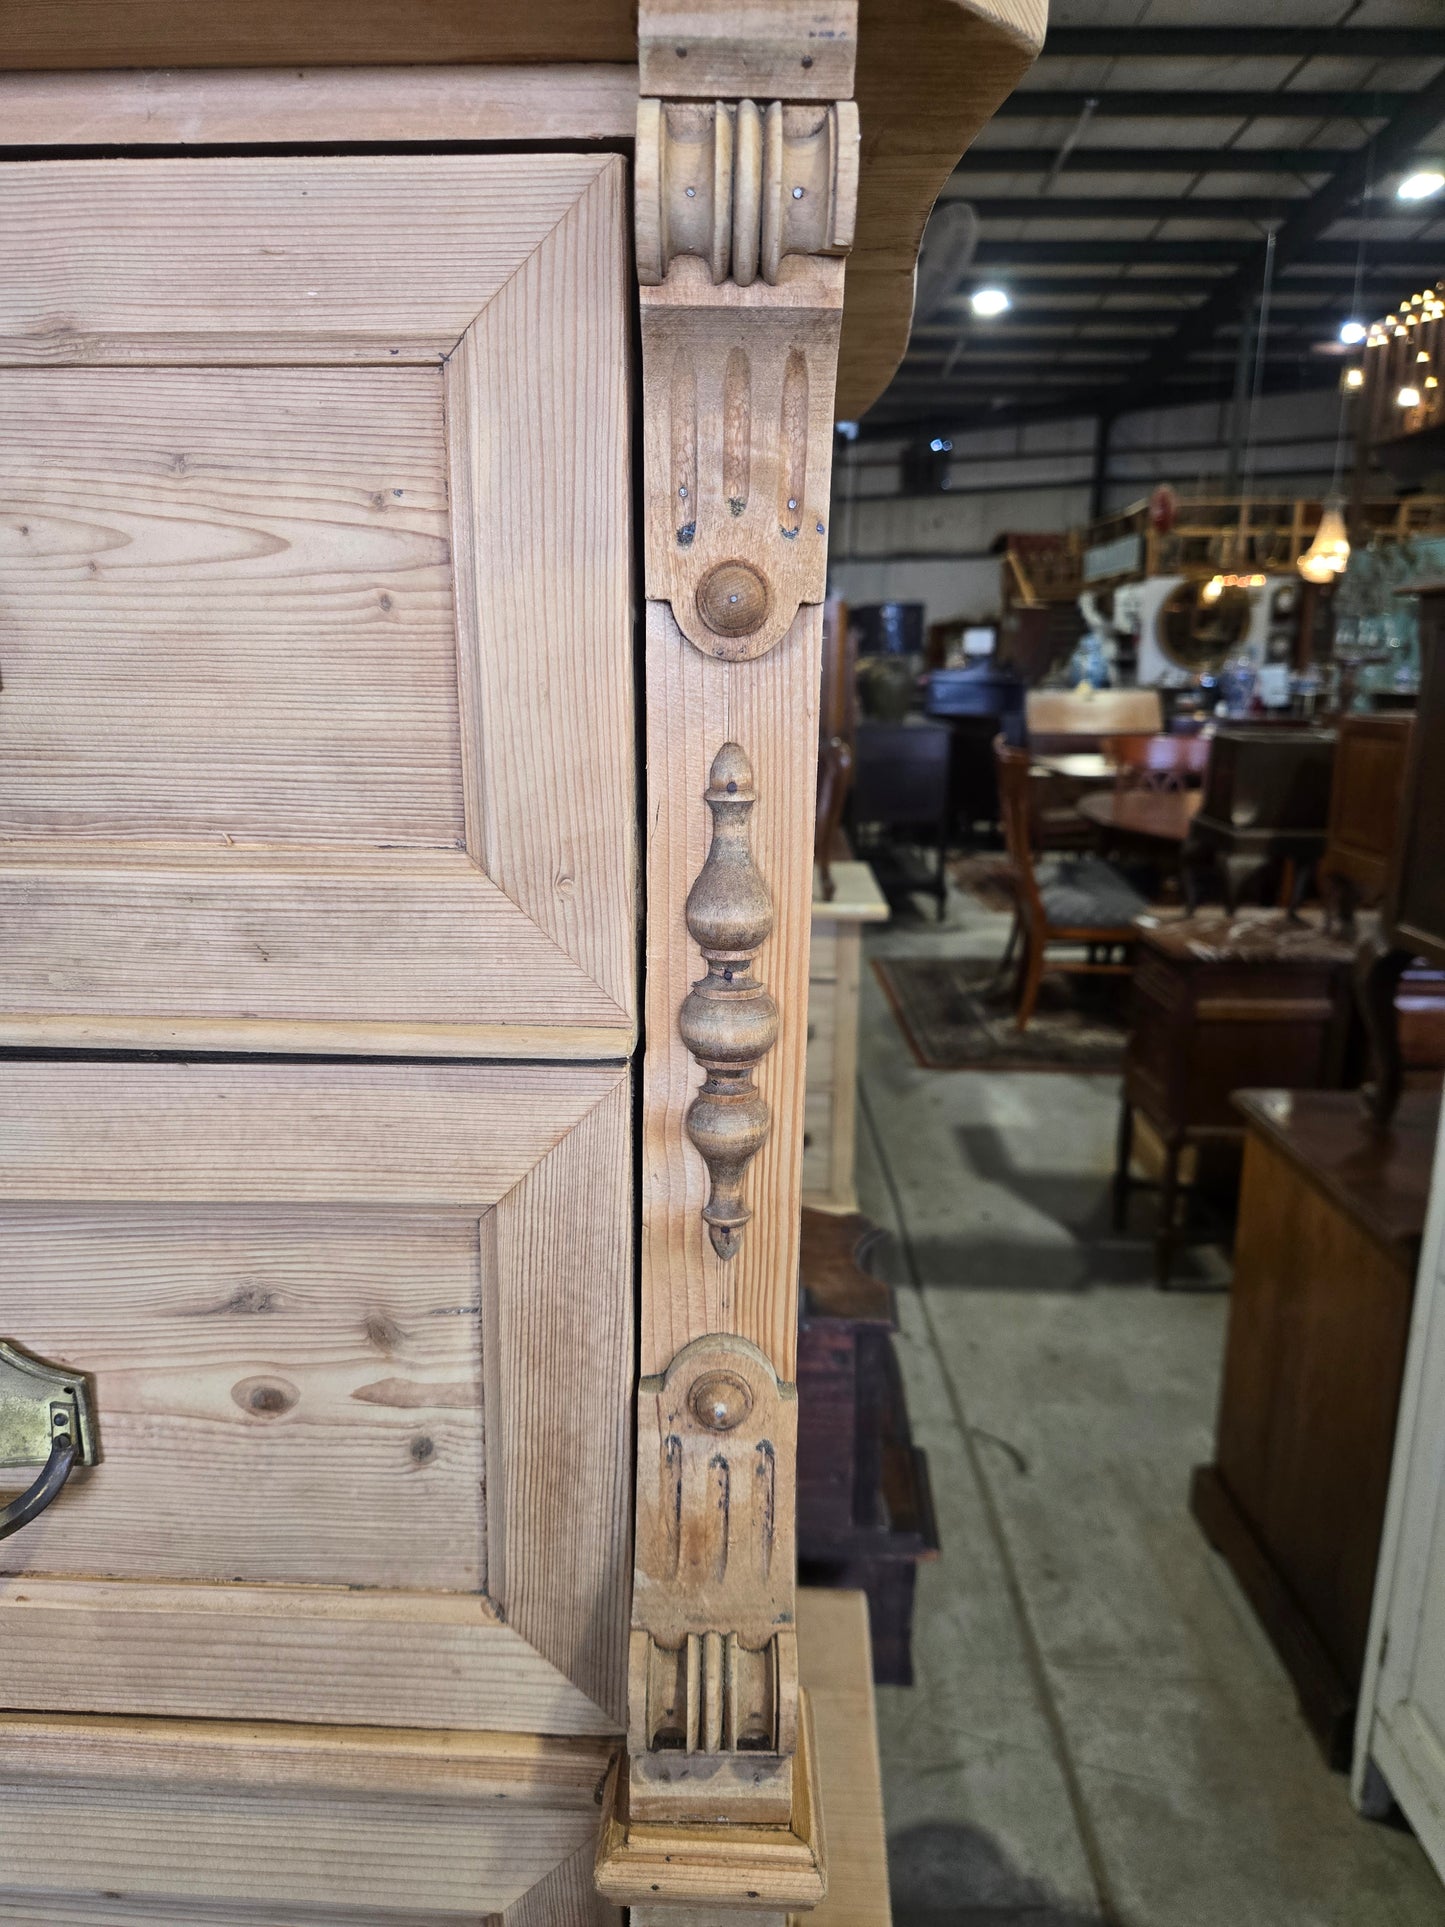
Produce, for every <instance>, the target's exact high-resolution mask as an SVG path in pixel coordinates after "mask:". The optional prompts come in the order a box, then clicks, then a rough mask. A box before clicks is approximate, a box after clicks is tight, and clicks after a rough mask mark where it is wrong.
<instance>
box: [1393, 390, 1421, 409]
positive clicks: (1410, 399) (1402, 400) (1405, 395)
mask: <svg viewBox="0 0 1445 1927" xmlns="http://www.w3.org/2000/svg"><path fill="white" fill-rule="evenodd" d="M1395 400H1396V401H1397V402H1398V404H1399V405H1400V407H1401V408H1418V407H1419V406H1420V390H1419V389H1418V388H1402V389H1401V390H1400V392H1399V394H1398V395H1396V397H1395Z"/></svg>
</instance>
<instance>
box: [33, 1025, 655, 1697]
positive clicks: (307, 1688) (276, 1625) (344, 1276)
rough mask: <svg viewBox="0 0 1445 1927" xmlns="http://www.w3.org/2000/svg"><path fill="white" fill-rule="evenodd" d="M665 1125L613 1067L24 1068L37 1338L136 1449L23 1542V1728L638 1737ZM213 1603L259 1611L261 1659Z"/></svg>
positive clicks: (120, 1439) (251, 1619)
mask: <svg viewBox="0 0 1445 1927" xmlns="http://www.w3.org/2000/svg"><path fill="white" fill-rule="evenodd" d="M630 1109H631V1080H630V1077H629V1075H628V1073H627V1071H626V1070H625V1069H623V1068H621V1067H618V1066H615V1065H614V1066H575V1067H569V1068H566V1069H563V1068H561V1067H541V1066H534V1067H524V1066H520V1065H505V1064H502V1065H488V1066H440V1067H433V1068H429V1069H428V1068H424V1067H413V1066H398V1065H370V1066H367V1065H356V1064H332V1065H315V1064H312V1065H296V1064H274V1063H273V1064H262V1063H256V1062H251V1063H244V1064H235V1065H224V1064H205V1065H189V1066H186V1065H175V1064H147V1065H142V1064H115V1063H110V1064H86V1063H78V1062H65V1063H56V1062H35V1061H28V1062H13V1063H11V1064H9V1065H7V1066H5V1067H4V1073H3V1076H0V1147H3V1148H4V1149H5V1150H6V1151H7V1152H11V1153H13V1154H12V1155H8V1156H6V1157H5V1158H4V1160H3V1169H0V1253H3V1260H4V1275H5V1278H6V1287H5V1295H4V1309H5V1321H6V1329H7V1331H13V1332H14V1333H15V1334H16V1335H17V1336H18V1337H20V1338H21V1339H22V1340H23V1342H25V1343H26V1345H27V1346H28V1347H31V1348H33V1349H35V1350H37V1351H39V1352H40V1353H41V1354H42V1355H44V1356H47V1357H50V1358H52V1359H54V1360H56V1361H57V1362H59V1361H60V1360H62V1359H64V1358H73V1359H74V1360H75V1361H76V1366H77V1369H80V1370H84V1371H87V1372H89V1373H91V1374H92V1375H93V1378H94V1383H95V1394H96V1407H97V1412H98V1422H99V1429H100V1440H101V1451H102V1461H101V1464H100V1465H99V1466H97V1467H96V1468H94V1469H93V1470H92V1471H90V1472H88V1473H85V1474H82V1475H78V1477H77V1481H76V1490H75V1492H74V1493H73V1494H68V1495H67V1503H66V1504H64V1505H62V1506H57V1507H55V1508H54V1509H53V1510H52V1511H51V1512H49V1513H47V1514H46V1515H45V1517H44V1518H43V1519H41V1520H39V1521H37V1522H36V1525H35V1527H34V1528H33V1529H32V1530H31V1531H28V1532H27V1533H26V1534H24V1535H17V1537H16V1538H15V1539H14V1540H13V1541H11V1542H8V1543H7V1546H6V1549H5V1550H6V1561H5V1567H4V1569H6V1570H9V1571H10V1572H11V1573H12V1574H13V1575H14V1576H13V1577H12V1579H11V1581H10V1582H9V1583H8V1584H5V1585H3V1586H0V1628H3V1630H0V1640H3V1642H4V1645H5V1651H6V1653H7V1660H8V1659H9V1656H10V1655H12V1654H13V1655H14V1656H15V1667H16V1669H17V1670H16V1671H15V1673H14V1675H13V1677H12V1675H11V1668H10V1667H9V1665H8V1664H7V1669H6V1671H7V1677H6V1681H5V1684H4V1686H3V1688H0V1693H3V1694H6V1695H9V1696H10V1698H9V1701H8V1703H10V1704H12V1705H15V1704H18V1701H17V1700H16V1699H15V1698H14V1695H15V1694H17V1693H24V1694H25V1695H27V1698H26V1701H25V1703H26V1705H28V1706H31V1707H36V1708H41V1707H45V1706H47V1705H49V1706H55V1707H59V1708H71V1709H76V1710H80V1709H97V1710H107V1711H154V1712H167V1711H183V1712H190V1713H195V1714H201V1715H204V1714H206V1713H209V1712H221V1711H225V1712H228V1713H231V1714H235V1715H239V1716H242V1717H244V1716H246V1715H247V1714H248V1712H249V1713H250V1714H251V1715H252V1716H255V1717H263V1716H265V1717H291V1718H309V1719H338V1718H340V1719H354V1720H364V1721H367V1722H374V1723H378V1724H386V1723H389V1722H391V1721H395V1720H397V1719H402V1720H404V1721H406V1722H408V1723H416V1722H418V1721H420V1722H422V1723H430V1722H432V1721H435V1722H436V1723H438V1724H444V1725H456V1726H468V1725H480V1726H499V1727H510V1726H519V1727H526V1726H529V1725H530V1726H533V1727H535V1728H536V1730H538V1731H549V1730H553V1726H552V1724H551V1723H552V1722H555V1721H556V1720H558V1719H559V1718H560V1719H561V1720H562V1721H563V1722H564V1726H563V1729H562V1730H572V1729H574V1728H576V1727H577V1725H578V1722H579V1720H580V1721H581V1722H582V1725H581V1729H580V1730H584V1731H587V1730H592V1731H595V1730H599V1728H600V1729H602V1730H608V1729H609V1728H612V1729H615V1728H616V1727H617V1726H619V1725H620V1724H621V1720H622V1716H623V1705H624V1699H625V1693H624V1664H625V1649H626V1602H627V1579H628V1573H629V1568H630V1539H629V1533H628V1526H627V1516H628V1511H629V1504H628V1498H629V1493H628V1486H629V1476H628V1473H629V1467H630V1435H631V1413H630V1387H631V1371H632V1356H633V1335H632V1302H631V1283H630V1274H631V1263H632V1257H631V1252H632V1230H631V1183H630V1170H629V1156H628V1148H629V1134H630ZM479 1225H480V1234H479V1229H478V1227H479ZM37 1572H38V1573H40V1574H43V1575H45V1577H44V1579H43V1581H42V1580H40V1579H37V1578H36V1574H37ZM67 1575H69V1579H68V1582H67V1580H66V1576H67ZM81 1575H96V1576H97V1577H96V1579H95V1580H94V1582H92V1581H91V1580H89V1579H87V1578H85V1577H82V1576H81ZM106 1578H110V1579H115V1580H125V1579H129V1580H131V1581H133V1582H134V1583H132V1584H130V1585H124V1584H122V1585H111V1586H107V1585H106V1584H104V1583H103V1581H104V1580H105V1579H106ZM187 1579H190V1580H209V1581H212V1582H216V1581H229V1582H246V1583H244V1584H240V1583H237V1585H236V1587H235V1593H236V1597H237V1599H238V1600H240V1601H241V1602H242V1603H241V1604H239V1605H237V1606H236V1608H235V1611H236V1613H237V1614H238V1615H240V1617H239V1618H238V1619H237V1621H236V1624H235V1625H232V1626H231V1627H230V1628H229V1632H228V1633H227V1631H226V1629H225V1628H224V1627H223V1625H222V1622H221V1621H218V1620H217V1618H216V1612H217V1610H218V1606H217V1602H218V1601H224V1600H225V1599H226V1598H227V1597H228V1596H229V1592H230V1589H229V1588H226V1589H221V1588H218V1587H216V1586H215V1585H214V1584H212V1585H209V1586H208V1585H198V1586H194V1587H189V1588H188V1587H186V1586H183V1585H177V1584H176V1583H175V1582H177V1581H182V1580H187ZM258 1582H266V1583H258ZM283 1582H291V1583H294V1584H300V1583H304V1584H308V1585H311V1586H315V1587H318V1588H319V1587H328V1586H329V1587H346V1588H352V1589H354V1588H356V1587H373V1588H379V1589H391V1590H390V1592H387V1591H385V1590H382V1591H378V1592H375V1593H366V1592H358V1591H355V1590H348V1591H342V1592H332V1593H325V1592H321V1591H317V1592H315V1593H314V1594H313V1593H301V1594H292V1593H290V1592H288V1591H287V1590H286V1585H285V1584H284V1583H283ZM483 1586H485V1589H486V1598H487V1601H488V1602H490V1603H484V1602H483V1601H482V1600H480V1599H474V1600H471V1601H468V1600H467V1598H466V1596H465V1593H466V1591H468V1590H470V1591H475V1592H480V1590H481V1588H482V1587H483ZM37 1587H39V1588H40V1591H39V1592H37V1590H36V1589H37ZM57 1587H59V1588H60V1590H59V1591H57V1590H56V1588H57ZM400 1587H408V1588H411V1589H413V1597H414V1602H415V1603H414V1604H413V1605H412V1606H410V1607H408V1606H407V1605H406V1604H405V1600H406V1598H407V1595H406V1594H404V1593H402V1594H398V1593H397V1591H396V1589H397V1588H400ZM308 1599H310V1600H314V1601H316V1602H324V1610H323V1609H322V1605H321V1604H320V1603H318V1610H317V1611H316V1612H308V1611H307V1610H305V1609H304V1602H305V1601H306V1600H308ZM368 1599H369V1600H371V1601H372V1602H373V1610H372V1611H371V1613H370V1616H369V1617H368V1615H367V1612H366V1611H365V1610H364V1608H363V1607H361V1606H359V1605H357V1604H356V1602H358V1601H366V1600H368ZM298 1601H300V1602H303V1603H301V1604H298ZM11 1608H14V1609H15V1610H14V1611H13V1612H12V1611H11V1610H10V1609H11ZM21 1608H24V1610H23V1611H22V1610H20V1609H21ZM343 1608H344V1609H345V1610H346V1612H347V1613H348V1614H349V1613H351V1612H352V1611H355V1612H356V1613H357V1614H359V1615H360V1620H359V1625H360V1630H359V1632H358V1634H357V1640H358V1641H364V1640H365V1639H366V1638H372V1639H373V1640H374V1642H375V1649H374V1651H373V1653H372V1656H371V1659H370V1662H369V1665H368V1667H367V1668H366V1669H365V1670H364V1673H363V1675H362V1676H361V1677H359V1678H358V1677H357V1675H356V1671H355V1669H356V1667H357V1665H358V1664H359V1658H358V1655H357V1653H355V1652H353V1651H352V1650H351V1645H352V1643H353V1642H351V1641H349V1640H348V1641H346V1642H343V1643H338V1642H337V1640H336V1638H335V1635H334V1633H333V1632H332V1631H331V1629H330V1624H329V1622H328V1620H327V1616H326V1615H327V1613H330V1612H336V1611H341V1610H342V1609H343ZM398 1615H400V1619H401V1621H402V1622H406V1621H407V1620H408V1619H409V1618H412V1619H415V1620H416V1623H417V1630H416V1633H415V1636H414V1637H407V1638H403V1639H395V1638H393V1639H392V1640H391V1641H390V1643H388V1628H390V1629H391V1631H392V1632H393V1633H394V1632H395V1625H394V1624H393V1622H394V1621H396V1619H397V1617H398ZM498 1619H504V1620H505V1622H506V1623H505V1624H504V1625H503V1624H498V1623H496V1621H497V1620H498ZM494 1635H495V1636H494ZM524 1642H525V1643H524ZM513 1646H515V1647H518V1648H520V1649H521V1651H520V1653H517V1652H514V1651H512V1650H511V1649H512V1647H513ZM533 1649H535V1650H533ZM180 1652H186V1653H189V1654H191V1655H193V1663H194V1665H195V1666H196V1667H197V1668H201V1669H203V1670H204V1677H200V1676H199V1675H198V1674H196V1673H189V1672H188V1671H187V1670H186V1669H185V1668H184V1667H178V1665H177V1655H178V1653H180ZM283 1655H284V1656H285V1658H284V1672H283V1677H282V1679H281V1680H280V1681H279V1682H276V1683H275V1684H274V1685H273V1684H272V1682H270V1681H269V1680H268V1678H267V1677H266V1674H267V1669H268V1667H273V1666H275V1665H276V1664H277V1663H278V1661H279V1660H280V1659H281V1656H283ZM443 1656H445V1664H444V1666H443V1671H442V1677H440V1678H437V1677H435V1676H434V1674H433V1673H432V1672H430V1671H429V1670H428V1669H434V1668H435V1667H436V1666H437V1665H438V1663H439V1662H440V1661H441V1660H442V1658H443ZM518 1666H520V1668H521V1675H518V1674H517V1673H516V1669H517V1667H518ZM509 1669H510V1670H511V1674H512V1675H513V1676H512V1677H509V1676H508V1675H509ZM494 1672H495V1677H493V1673H494ZM448 1673H454V1674H455V1678H454V1679H453V1680H452V1682H451V1685H450V1686H449V1684H448V1679H447V1674H448ZM523 1675H525V1676H526V1678H528V1679H531V1680H534V1681H535V1682H536V1683H537V1686H536V1691H535V1701H534V1703H532V1704H530V1706H529V1703H528V1697H527V1696H528V1692H529V1691H531V1690H532V1689H531V1688H528V1687H527V1686H526V1685H519V1683H518V1682H519V1679H520V1678H521V1677H522V1676H523ZM46 1695H51V1696H53V1697H46ZM268 1708H269V1709H271V1710H270V1711H269V1712H266V1711H265V1710H264V1709H268Z"/></svg>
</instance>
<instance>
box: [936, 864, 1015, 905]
mask: <svg viewBox="0 0 1445 1927" xmlns="http://www.w3.org/2000/svg"><path fill="white" fill-rule="evenodd" d="M1009 876H1010V869H1009V860H1008V858H1007V857H1006V856H1005V855H1004V854H1003V852H1002V851H1001V850H970V851H968V852H967V853H966V854H965V855H963V856H955V857H950V858H949V862H948V880H949V882H950V883H951V884H952V885H953V887H954V889H955V890H967V892H968V894H969V895H970V896H971V897H972V898H973V899H974V900H975V902H977V903H980V904H982V906H983V908H984V909H985V910H1012V909H1013V907H1014V893H1013V886H1012V885H1011V884H1010V882H1009Z"/></svg>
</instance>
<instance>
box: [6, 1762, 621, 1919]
mask: <svg viewBox="0 0 1445 1927" xmlns="http://www.w3.org/2000/svg"><path fill="white" fill-rule="evenodd" d="M0 1802H3V1805H4V1809H5V1818H6V1838H5V1844H4V1846H3V1848H0V1855H3V1859H0V1867H3V1869H4V1878H5V1884H6V1886H8V1887H10V1888H11V1889H12V1890H18V1891H19V1892H20V1893H26V1892H29V1893H37V1892H38V1893H42V1894H43V1893H45V1892H47V1890H48V1891H49V1892H51V1893H55V1892H56V1891H57V1889H58V1890H59V1892H60V1893H61V1894H64V1893H74V1892H77V1891H79V1892H82V1893H83V1892H85V1891H87V1890H91V1891H94V1892H100V1893H105V1892H112V1893H122V1894H124V1893H139V1894H159V1895H160V1896H162V1897H163V1898H165V1899H168V1900H174V1901H188V1900H191V1899H195V1900H197V1901H200V1902H204V1903H206V1904H208V1905H212V1906H214V1905H216V1904H218V1903H220V1904H224V1903H226V1902H228V1901H229V1902H230V1903H231V1904H232V1905H234V1906H235V1907H236V1909H237V1911H238V1912H239V1911H241V1910H242V1908H244V1909H246V1910H247V1911H248V1912H249V1911H250V1910H252V1909H255V1908H257V1907H261V1908H265V1907H268V1906H269V1907H298V1906H299V1907H301V1908H307V1907H310V1908H314V1909H315V1910H316V1911H317V1912H318V1913H323V1914H326V1913H329V1916H330V1918H331V1919H333V1920H337V1919H343V1920H346V1921H348V1922H349V1921H351V1920H353V1919H355V1918H356V1917H357V1915H356V1913H355V1912H354V1911H353V1910H357V1909H360V1910H362V1917H363V1918H373V1919H374V1918H377V1917H378V1916H384V1915H389V1916H390V1918H391V1919H393V1920H396V1919H404V1920H406V1921H413V1920H415V1919H417V1918H418V1916H420V1917H421V1918H422V1919H426V1920H429V1919H431V1918H432V1917H433V1916H435V1917H438V1918H440V1919H443V1920H452V1921H457V1922H466V1923H475V1922H476V1921H477V1919H478V1916H479V1915H481V1916H486V1915H488V1914H501V1915H502V1916H503V1918H504V1919H505V1917H506V1913H507V1910H508V1909H509V1908H511V1907H512V1906H513V1905H514V1904H515V1903H516V1902H517V1901H519V1900H521V1899H522V1898H523V1897H524V1896H525V1895H526V1894H528V1893H529V1892H530V1890H531V1889H532V1888H534V1887H535V1886H536V1885H537V1883H538V1882H539V1881H541V1880H543V1879H544V1878H546V1876H547V1875H549V1874H550V1873H551V1872H552V1870H553V1869H554V1868H555V1867H556V1866H557V1865H558V1863H559V1862H561V1861H566V1860H571V1859H572V1858H573V1857H574V1856H575V1855H576V1854H577V1853H579V1852H580V1851H582V1850H583V1849H585V1848H586V1847H587V1846H588V1844H589V1843H590V1842H591V1841H592V1840H593V1839H594V1838H595V1835H596V1831H597V1814H596V1809H595V1808H593V1809H592V1810H591V1811H588V1812H572V1811H561V1812H553V1811H549V1810H547V1809H545V1808H540V1807H528V1806H523V1805H521V1804H518V1803H514V1802H512V1801H510V1800H496V1799H492V1800H490V1801H477V1802H475V1803H472V1802H465V1803H462V1802H455V1803H454V1802H446V1801H436V1800H431V1799H427V1798H407V1797H405V1796H396V1797H390V1798H386V1799H376V1798H370V1799H366V1800H358V1801H354V1802H346V1801H339V1800H337V1799H335V1798H332V1797H328V1796H316V1795H307V1794H303V1793H294V1792H283V1793H280V1794H267V1793H265V1792H264V1791H259V1790H251V1791H248V1792H247V1793H246V1794H244V1795H241V1796H235V1797H231V1798H226V1797H223V1796H218V1795H217V1794H216V1793H215V1792H214V1791H213V1790H212V1789H209V1788H203V1787H202V1788H181V1787H176V1786H174V1785H161V1786H156V1785H149V1786H125V1785H117V1786H114V1787H111V1788H107V1789H106V1790H105V1792H104V1794H103V1795H101V1794H99V1793H97V1791H96V1789H95V1788H93V1787H90V1786H86V1785H83V1784H75V1785H69V1786H57V1785H56V1784H54V1783H53V1782H48V1783H47V1782H41V1783H34V1782H30V1781H28V1780H27V1781H20V1782H12V1783H11V1784H10V1785H8V1786H4V1785H0ZM61 1841H63V1842H64V1847H63V1850H62V1851H57V1842H61ZM583 1918H584V1919H585V1916H584V1917H583Z"/></svg>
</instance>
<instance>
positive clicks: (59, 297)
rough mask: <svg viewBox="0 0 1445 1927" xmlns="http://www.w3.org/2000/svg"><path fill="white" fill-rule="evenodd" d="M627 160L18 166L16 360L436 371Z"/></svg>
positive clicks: (262, 160)
mask: <svg viewBox="0 0 1445 1927" xmlns="http://www.w3.org/2000/svg"><path fill="white" fill-rule="evenodd" d="M620 166H621V163H620V162H619V161H618V160H616V159H615V158H613V157H611V156H606V155H595V154H591V155H589V154H527V155H508V154H490V155H439V154H404V155H359V156H349V157H342V158H338V157H335V156H330V155H299V156H297V155H293V156H284V157H282V156H242V157H237V158H228V159H224V160H213V159H207V160H185V159H182V160H171V159H159V158H157V159H137V160H115V161H107V162H105V163H104V164H97V163H94V162H84V161H34V162H26V163H23V164H19V165H16V166H14V167H10V168H7V169H6V173H5V197H4V203H3V205H4V209H5V219H4V222H3V223H0V237H3V239H0V363H3V364H4V365H9V366H21V365H25V364H31V365H35V364H39V365H42V366H43V365H47V364H59V365H62V366H63V365H65V364H66V363H83V364H84V365H85V366H87V367H94V366H97V365H101V364H106V363H111V364H120V365H126V364H134V363H145V362H148V361H157V360H164V361H166V362H167V363H172V364H179V363H185V362H188V361H196V362H201V363H214V362H215V361H216V360H217V359H218V358H219V359H223V360H225V361H227V362H239V363H241V364H243V365H264V364H266V363H276V364H280V365H287V364H295V363H298V362H301V363H308V364H312V365H315V364H327V363H337V362H348V363H356V362H360V363H367V362H372V363H376V364H378V365H382V366H395V365H398V364H402V365H404V364H406V363H407V362H408V361H416V362H422V363H426V364H430V365H432V366H436V365H438V364H440V362H441V361H442V360H443V359H444V358H445V357H446V356H447V355H449V354H450V353H451V351H452V349H453V348H455V346H456V344H457V342H458V341H459V340H460V339H461V336H462V334H463V332H464V331H465V329H467V328H468V327H469V326H470V325H471V323H472V321H473V320H474V319H475V317H476V316H477V314H478V313H479V312H480V311H481V309H482V308H484V307H485V306H486V304H487V302H488V301H490V300H491V298H492V297H493V295H495V294H496V293H497V292H498V291H499V290H500V289H501V288H502V287H503V286H504V285H505V284H506V282H507V281H508V280H509V279H510V278H511V276H512V275H513V274H514V273H515V272H516V270H517V269H518V267H520V265H521V264H522V262H523V261H525V260H526V258H527V256H528V255H529V254H531V253H532V251H533V249H534V248H536V247H537V246H538V244H539V243H540V242H541V241H542V240H543V239H545V237H546V236H547V235H548V234H550V233H551V231H552V229H553V228H554V227H555V226H556V225H557V223H558V222H559V221H560V220H561V219H562V218H563V216H564V215H565V214H566V213H567V211H568V209H569V208H571V207H572V206H573V205H574V204H575V203H576V202H577V200H578V199H579V198H580V197H581V196H582V195H584V194H585V193H586V191H587V189H588V188H589V187H590V186H591V185H592V184H593V182H594V181H595V180H596V179H597V177H598V176H599V174H602V173H604V172H606V171H608V170H616V169H620Z"/></svg>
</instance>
